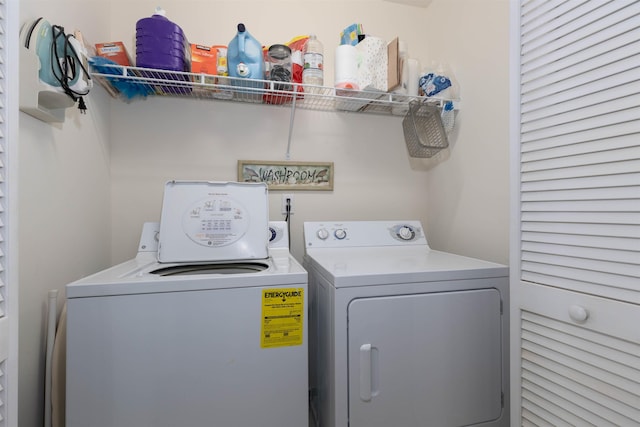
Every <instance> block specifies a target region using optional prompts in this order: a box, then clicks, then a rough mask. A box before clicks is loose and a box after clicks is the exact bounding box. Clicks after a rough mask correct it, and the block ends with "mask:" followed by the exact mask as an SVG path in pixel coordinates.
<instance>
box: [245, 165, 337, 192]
mask: <svg viewBox="0 0 640 427" xmlns="http://www.w3.org/2000/svg"><path fill="white" fill-rule="evenodd" d="M333 173H334V172H333V162H272V161H258V160H238V181H240V182H264V183H265V184H267V186H268V187H269V190H289V191H290V190H333Z"/></svg>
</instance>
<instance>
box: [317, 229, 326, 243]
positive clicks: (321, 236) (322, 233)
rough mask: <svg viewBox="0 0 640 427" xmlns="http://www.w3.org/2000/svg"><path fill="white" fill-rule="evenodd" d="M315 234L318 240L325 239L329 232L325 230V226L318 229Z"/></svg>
mask: <svg viewBox="0 0 640 427" xmlns="http://www.w3.org/2000/svg"><path fill="white" fill-rule="evenodd" d="M316 235H317V236H318V239H320V240H327V238H328V237H329V232H328V231H327V229H326V228H321V229H320V230H318V232H317V233H316Z"/></svg>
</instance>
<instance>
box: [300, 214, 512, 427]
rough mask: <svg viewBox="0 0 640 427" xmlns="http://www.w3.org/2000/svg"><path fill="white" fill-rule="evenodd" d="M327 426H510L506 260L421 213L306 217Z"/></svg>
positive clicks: (316, 388)
mask: <svg viewBox="0 0 640 427" xmlns="http://www.w3.org/2000/svg"><path fill="white" fill-rule="evenodd" d="M304 239H305V250H306V254H305V258H304V262H303V265H304V266H305V268H306V269H307V271H308V272H309V295H310V296H309V354H310V362H309V363H310V365H309V366H310V390H311V407H312V412H313V414H314V416H315V418H316V423H317V425H318V426H319V427H389V426H402V427H425V426H438V427H454V426H455V427H457V426H470V425H478V426H479V425H482V426H491V427H497V426H500V427H506V426H508V425H509V412H508V397H509V393H508V384H509V378H508V348H509V345H508V329H509V328H508V310H507V309H506V307H508V305H507V302H508V269H507V267H506V266H503V265H499V264H494V263H491V262H487V261H482V260H477V259H472V258H467V257H463V256H458V255H454V254H450V253H445V252H440V251H435V250H432V249H430V248H429V246H428V244H427V240H426V237H425V234H424V231H423V228H422V226H421V224H420V222H419V221H351V222H306V223H305V224H304Z"/></svg>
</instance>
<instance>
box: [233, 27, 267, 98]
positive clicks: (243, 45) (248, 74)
mask: <svg viewBox="0 0 640 427" xmlns="http://www.w3.org/2000/svg"><path fill="white" fill-rule="evenodd" d="M227 64H228V66H229V76H230V77H237V78H241V79H247V80H264V56H263V53H262V44H260V42H259V41H258V40H256V39H255V38H254V37H253V36H252V35H251V34H249V32H248V31H247V29H246V28H245V26H244V24H242V23H241V24H238V33H237V34H236V35H235V37H234V38H233V39H232V40H231V41H230V42H229V46H228V48H227ZM232 84H233V85H236V86H243V87H262V82H248V81H247V82H243V81H241V80H235V79H233V81H232Z"/></svg>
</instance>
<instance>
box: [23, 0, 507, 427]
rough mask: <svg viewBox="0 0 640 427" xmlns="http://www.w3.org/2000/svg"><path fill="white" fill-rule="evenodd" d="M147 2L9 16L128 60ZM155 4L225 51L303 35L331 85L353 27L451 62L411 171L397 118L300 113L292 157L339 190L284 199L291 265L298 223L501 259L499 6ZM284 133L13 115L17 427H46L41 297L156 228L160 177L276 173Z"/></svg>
mask: <svg viewBox="0 0 640 427" xmlns="http://www.w3.org/2000/svg"><path fill="white" fill-rule="evenodd" d="M157 4H158V3H157V2H156V1H142V0H129V1H123V0H111V1H107V2H104V1H100V2H98V1H94V0H91V1H89V0H84V1H70V0H68V1H63V0H55V1H54V0H49V1H34V0H21V7H22V10H21V15H22V17H23V21H25V20H27V19H30V18H32V17H36V16H40V15H45V16H47V17H48V18H49V19H50V20H51V21H53V22H55V23H61V24H63V25H64V24H66V25H67V26H68V27H69V28H73V27H74V26H77V27H78V28H80V29H82V30H83V31H84V32H85V35H86V36H87V39H88V40H89V41H90V42H98V41H115V40H122V41H124V42H125V43H126V44H127V47H128V48H129V50H130V53H131V54H132V56H135V51H134V49H133V46H134V36H135V23H136V21H137V20H138V19H140V18H142V17H145V16H148V15H150V14H151V12H152V11H153V9H154V8H155V6H156V5H157ZM162 6H163V7H164V8H165V9H166V10H167V12H168V16H169V17H170V18H171V19H172V20H174V21H175V22H177V23H179V24H180V25H181V26H182V27H183V29H184V30H185V32H186V33H187V36H188V37H189V39H190V41H192V42H195V43H202V44H227V43H228V41H229V40H231V38H232V37H233V36H234V34H235V27H236V24H237V23H238V22H244V23H245V24H246V25H247V28H248V30H249V31H250V32H251V33H252V34H253V35H254V36H255V37H256V38H258V39H259V40H260V41H261V42H262V43H263V44H265V45H269V44H273V43H282V42H286V41H288V40H290V39H291V38H293V37H294V36H297V35H300V34H306V33H309V32H315V33H317V35H318V37H319V38H320V39H321V40H322V41H323V43H324V46H325V53H326V69H327V72H326V73H325V75H326V81H325V83H326V84H327V85H331V84H332V81H333V76H332V69H333V49H334V48H335V46H336V45H337V44H338V35H339V32H340V30H341V29H342V28H344V27H345V26H347V25H348V24H350V23H353V22H361V23H362V24H363V25H364V28H365V31H366V32H367V33H369V34H373V35H376V36H379V37H382V38H385V39H388V40H390V39H391V38H393V37H395V36H400V38H401V39H403V40H406V41H407V43H408V45H409V51H410V54H411V55H412V56H416V57H418V58H419V59H420V60H421V62H422V63H423V64H426V63H428V62H429V61H430V60H431V59H440V60H444V61H446V62H448V63H449V64H450V65H451V67H452V68H453V70H454V72H455V73H456V76H457V79H458V81H459V83H460V86H461V94H462V97H463V102H462V110H461V112H460V114H459V123H458V127H457V129H456V131H455V134H454V137H453V139H452V144H451V145H452V146H451V149H450V150H447V151H446V152H443V153H442V155H441V156H438V158H436V159H431V160H422V159H411V158H409V156H408V154H407V151H406V146H405V143H404V139H403V135H402V118H400V117H385V116H368V115H359V114H348V113H332V112H317V111H303V110H299V111H297V113H296V120H295V124H294V129H293V140H292V151H291V154H292V156H291V158H292V160H298V161H333V162H334V163H335V172H336V177H335V182H334V186H335V189H334V191H332V192H312V191H307V192H296V193H295V194H294V197H295V213H294V215H293V224H292V231H293V236H292V238H293V252H294V254H295V255H296V257H298V259H300V258H301V256H302V253H303V248H302V234H301V233H302V232H301V228H302V222H303V221H306V220H322V219H326V220H331V219H338V220H339V219H345V220H349V219H392V218H411V219H413V218H417V219H420V220H422V221H423V223H424V224H425V225H426V226H427V228H428V230H427V232H428V237H429V240H430V244H431V246H432V247H434V248H437V249H445V250H450V251H452V252H457V253H462V254H467V255H474V256H479V257H482V258H486V259H490V260H494V261H499V262H506V260H507V254H508V241H507V233H508V231H507V230H508V220H507V218H508V201H507V197H508V184H507V182H508V160H507V159H508V151H507V150H508V141H507V135H508V134H507V132H508V130H507V129H508V114H507V105H508V102H507V101H508V96H507V88H508V79H507V75H508V74H507V73H508V65H507V64H508V49H507V46H508V33H507V28H508V0H433V2H432V3H431V5H430V6H429V7H428V8H426V9H424V8H417V7H413V6H405V5H400V4H395V3H389V2H384V1H382V0H368V1H363V0H360V1H354V0H346V1H345V0H343V1H334V0H298V1H280V0H263V1H242V2H240V1H235V0H233V1H232V0H227V1H222V0H218V1H213V0H212V1H178V0H173V1H165V2H163V3H162ZM105 16H106V17H109V18H108V19H105ZM436 18H437V19H436ZM469 34H472V36H469ZM105 106H107V108H105ZM288 127H289V110H288V109H287V108H279V107H271V106H252V105H247V104H235V103H230V102H209V101H198V100H184V99H183V100H176V99H169V98H159V97H157V98H153V99H147V100H138V101H133V102H131V103H124V102H121V101H118V100H110V99H107V95H106V94H105V93H104V91H103V90H102V89H101V88H96V89H94V91H93V92H92V94H91V96H90V99H89V112H88V114H87V116H80V115H78V113H77V111H76V110H73V111H69V112H68V116H67V121H66V122H65V123H64V124H63V125H62V126H50V125H47V124H44V123H42V122H39V121H37V120H35V119H33V118H31V117H30V116H27V115H25V114H21V115H20V145H21V147H20V148H21V152H20V249H21V250H20V275H21V283H20V293H21V294H20V426H21V427H36V426H40V425H42V395H43V391H42V390H43V388H42V384H43V380H42V378H43V375H44V372H43V363H44V362H43V360H44V359H43V358H44V336H43V333H44V332H43V331H44V319H45V317H44V309H45V301H46V294H47V291H48V290H49V289H60V290H61V295H64V291H63V288H64V284H66V283H68V282H69V281H71V280H73V279H76V278H78V277H81V276H83V275H86V274H89V273H91V272H93V271H97V270H99V269H101V268H103V267H106V266H107V265H108V264H113V263H116V262H119V261H122V260H124V259H127V258H130V257H131V256H133V254H134V253H135V249H136V246H137V241H138V237H139V232H140V227H141V224H142V222H144V221H149V220H158V219H159V215H160V207H161V199H162V191H163V185H164V182H165V181H166V180H168V179H212V180H235V179H236V167H237V160H239V159H252V160H284V156H285V151H286V145H287V135H288ZM270 197H271V210H270V214H271V219H274V220H275V219H281V218H282V216H281V215H280V198H281V195H280V193H278V192H272V193H271V196H270ZM34 408H36V409H34Z"/></svg>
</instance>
